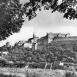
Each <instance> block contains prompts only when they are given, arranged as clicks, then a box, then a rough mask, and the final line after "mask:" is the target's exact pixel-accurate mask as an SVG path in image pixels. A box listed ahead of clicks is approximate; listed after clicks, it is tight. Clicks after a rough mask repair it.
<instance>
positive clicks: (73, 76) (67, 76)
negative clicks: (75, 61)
mask: <svg viewBox="0 0 77 77" xmlns="http://www.w3.org/2000/svg"><path fill="white" fill-rule="evenodd" d="M65 77H77V76H76V74H75V73H71V72H66V73H65Z"/></svg>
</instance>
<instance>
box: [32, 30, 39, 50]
mask: <svg viewBox="0 0 77 77" xmlns="http://www.w3.org/2000/svg"><path fill="white" fill-rule="evenodd" d="M38 38H39V37H37V36H35V29H34V33H33V43H32V50H33V51H34V50H37V40H38Z"/></svg>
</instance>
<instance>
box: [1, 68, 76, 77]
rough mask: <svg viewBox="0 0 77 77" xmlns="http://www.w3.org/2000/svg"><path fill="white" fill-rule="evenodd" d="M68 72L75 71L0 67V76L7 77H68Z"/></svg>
mask: <svg viewBox="0 0 77 77" xmlns="http://www.w3.org/2000/svg"><path fill="white" fill-rule="evenodd" d="M66 72H71V73H73V72H74V71H69V70H52V69H25V68H1V67H0V74H3V75H7V76H10V75H11V76H13V77H14V76H15V77H66V76H65V73H66ZM75 73H76V72H75ZM76 74H77V73H76ZM67 76H68V75H67ZM0 77H1V76H0ZM68 77H74V76H68ZM76 77H77V76H76Z"/></svg>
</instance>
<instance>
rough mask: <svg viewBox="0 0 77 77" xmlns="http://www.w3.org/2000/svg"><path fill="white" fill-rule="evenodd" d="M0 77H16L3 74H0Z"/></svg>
mask: <svg viewBox="0 0 77 77" xmlns="http://www.w3.org/2000/svg"><path fill="white" fill-rule="evenodd" d="M0 77H17V76H12V75H3V74H0Z"/></svg>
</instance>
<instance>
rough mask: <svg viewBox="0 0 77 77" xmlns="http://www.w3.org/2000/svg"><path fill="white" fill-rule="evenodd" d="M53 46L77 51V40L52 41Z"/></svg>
mask: <svg viewBox="0 0 77 77" xmlns="http://www.w3.org/2000/svg"><path fill="white" fill-rule="evenodd" d="M51 46H57V47H62V48H66V49H67V48H69V49H71V50H74V51H77V40H60V41H55V40H54V41H52V42H51Z"/></svg>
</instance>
